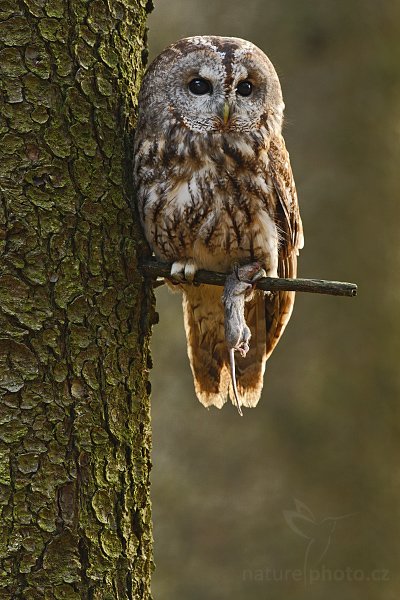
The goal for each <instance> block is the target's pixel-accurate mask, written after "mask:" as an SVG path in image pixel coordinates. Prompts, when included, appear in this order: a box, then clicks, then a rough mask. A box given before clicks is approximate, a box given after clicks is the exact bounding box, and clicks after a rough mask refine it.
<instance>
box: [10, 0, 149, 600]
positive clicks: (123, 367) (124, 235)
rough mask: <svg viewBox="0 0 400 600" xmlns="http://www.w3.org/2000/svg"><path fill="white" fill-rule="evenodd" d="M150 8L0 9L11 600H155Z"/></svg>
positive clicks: (95, 4) (101, 0)
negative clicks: (146, 261) (144, 230)
mask: <svg viewBox="0 0 400 600" xmlns="http://www.w3.org/2000/svg"><path fill="white" fill-rule="evenodd" d="M149 9H150V5H149V4H148V3H147V4H146V3H143V2H141V1H140V0H107V1H106V0H69V2H62V1H61V0H12V1H11V0H3V1H2V3H1V5H0V85H1V88H2V94H1V99H0V117H1V120H0V155H1V156H0V186H1V190H0V191H1V202H0V254H1V265H0V266H1V270H0V394H1V404H0V509H1V521H2V527H1V537H0V599H1V600H3V599H4V600H6V599H7V600H8V599H10V598H13V599H20V598H21V599H22V598H24V599H25V598H26V599H29V600H36V599H46V600H47V599H50V598H57V599H61V598H62V599H65V600H73V599H74V600H75V599H76V600H78V599H89V598H90V599H93V600H94V599H96V600H100V599H101V600H103V599H110V600H111V599H115V598H118V599H125V598H126V599H133V598H138V599H139V598H140V599H146V598H149V597H150V591H149V580H150V572H151V569H152V533H151V514H150V500H149V470H150V443H151V439H150V419H149V398H148V390H149V384H148V380H147V372H148V368H149V364H150V357H149V350H148V342H149V329H150V326H151V320H152V314H153V302H152V294H151V290H150V289H149V288H147V287H146V284H145V282H144V280H143V279H142V277H141V275H140V273H139V271H138V270H137V260H138V256H139V255H140V254H141V253H142V252H145V246H144V243H143V240H142V236H141V233H140V230H139V228H138V226H137V224H136V221H135V218H134V216H133V215H132V211H131V209H130V207H129V202H128V200H129V199H130V198H131V196H132V190H131V183H130V181H129V176H128V174H129V168H127V165H129V152H130V143H129V135H130V129H131V127H132V125H133V118H134V113H135V103H136V94H137V91H138V87H139V84H140V77H141V75H142V70H143V56H144V55H145V21H146V12H148V10H149Z"/></svg>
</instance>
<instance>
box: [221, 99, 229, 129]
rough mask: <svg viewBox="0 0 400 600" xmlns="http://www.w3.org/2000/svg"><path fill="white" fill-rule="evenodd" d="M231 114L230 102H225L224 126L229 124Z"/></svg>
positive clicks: (223, 112)
mask: <svg viewBox="0 0 400 600" xmlns="http://www.w3.org/2000/svg"><path fill="white" fill-rule="evenodd" d="M230 112H231V107H230V106H229V104H228V102H224V108H223V111H222V116H223V119H224V125H226V124H227V122H228V121H229V116H230Z"/></svg>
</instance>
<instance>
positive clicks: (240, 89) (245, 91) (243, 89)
mask: <svg viewBox="0 0 400 600" xmlns="http://www.w3.org/2000/svg"><path fill="white" fill-rule="evenodd" d="M252 91H253V84H252V83H251V81H246V80H244V81H241V82H240V83H238V86H237V88H236V92H237V93H238V94H239V96H250V94H251V92H252Z"/></svg>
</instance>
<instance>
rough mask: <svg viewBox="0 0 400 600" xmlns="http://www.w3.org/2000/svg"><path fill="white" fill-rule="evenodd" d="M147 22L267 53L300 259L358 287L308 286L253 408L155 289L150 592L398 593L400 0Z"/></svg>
mask: <svg viewBox="0 0 400 600" xmlns="http://www.w3.org/2000/svg"><path fill="white" fill-rule="evenodd" d="M149 27H150V32H149V45H150V58H154V56H155V55H156V54H157V53H158V52H160V51H161V50H162V49H163V48H164V47H165V46H167V45H168V44H169V43H171V42H173V41H175V40H177V39H178V38H181V37H185V36H188V35H194V34H219V35H233V36H238V37H242V38H246V39H249V40H251V41H253V42H254V43H255V44H257V45H258V46H260V47H261V48H262V49H263V50H264V51H265V52H266V53H267V54H268V56H269V57H270V58H271V60H272V61H273V63H274V64H275V66H276V68H277V71H278V74H279V75H280V78H281V82H282V87H283V92H284V98H285V102H286V129H285V138H286V141H287V145H288V148H289V151H290V154H291V161H292V166H293V170H294V174H295V179H296V183H297V188H298V194H299V200H300V204H301V211H302V216H303V223H304V228H305V235H306V245H305V248H304V250H303V252H302V254H301V257H300V275H301V276H304V277H321V278H326V279H337V280H344V281H355V282H357V283H358V284H359V296H358V297H357V298H355V299H349V298H334V297H328V296H318V295H300V294H299V295H298V296H297V300H296V306H295V311H294V314H293V317H292V319H291V322H290V324H289V326H288V328H287V330H286V332H285V335H284V337H283V339H282V341H281V342H280V344H279V346H278V348H277V349H276V351H275V352H274V354H273V356H272V358H271V359H270V361H269V362H268V364H267V370H266V375H265V383H264V393H263V397H262V399H261V401H260V404H259V405H258V407H257V408H256V409H254V410H246V411H245V416H244V417H243V418H240V417H239V416H238V414H237V411H236V409H235V408H234V407H233V406H231V405H227V406H225V407H224V408H223V409H222V410H221V411H218V410H217V409H215V410H210V411H207V410H206V409H204V408H203V407H202V406H201V405H200V403H199V402H198V401H197V399H196V397H195V395H194V390H193V384H192V377H191V372H190V368H189V363H188V359H187V355H186V344H185V338H184V330H183V321H182V312H181V306H180V297H179V295H175V294H171V293H170V292H168V291H167V290H166V289H163V288H161V289H160V290H158V291H157V307H158V311H159V313H160V324H159V325H157V327H156V328H155V329H154V335H153V342H152V348H153V358H154V369H153V371H152V375H151V378H152V383H153V394H152V413H153V425H154V449H153V462H154V468H153V473H152V497H153V509H154V535H155V558H156V565H157V567H156V571H155V575H154V584H153V592H154V596H155V598H157V599H161V598H162V599H172V598H173V599H174V600H184V599H185V600H186V599H188V598H190V599H191V600H204V599H207V600H228V599H229V600H241V599H243V598H246V599H247V600H256V599H257V600H259V599H263V600H264V599H266V598H268V599H272V600H275V599H279V600H281V599H282V598H291V599H294V600H302V599H303V598H318V599H320V598H324V600H329V599H332V600H333V599H334V600H337V598H339V597H340V598H345V599H346V600H353V599H359V598H360V597H362V598H365V599H373V600H377V599H379V600H383V599H384V600H389V599H393V600H394V599H396V600H397V599H398V598H399V597H400V575H399V574H400V569H399V567H400V544H399V533H400V493H399V488H400V470H399V463H400V460H399V458H400V457H399V451H400V436H399V416H400V415H399V391H400V368H399V362H400V331H399V329H400V327H399V325H400V316H399V310H400V304H399V300H400V285H399V266H400V244H399V221H400V161H399V158H400V153H399V148H400V143H399V141H400V3H399V2H398V1H396V0H391V1H389V0H380V1H378V0H352V1H349V0H318V1H317V0H307V1H304V0H303V1H302V2H301V1H299V0H247V1H246V2H243V1H242V2H240V1H238V0H230V1H228V0H216V1H215V2H212V3H211V2H209V3H207V2H201V1H200V0H169V1H167V0H159V1H158V2H156V6H155V10H154V12H153V14H152V15H151V17H150V19H149ZM285 511H292V513H290V512H285ZM343 515H347V516H345V517H344V518H341V519H337V517H342V516H343Z"/></svg>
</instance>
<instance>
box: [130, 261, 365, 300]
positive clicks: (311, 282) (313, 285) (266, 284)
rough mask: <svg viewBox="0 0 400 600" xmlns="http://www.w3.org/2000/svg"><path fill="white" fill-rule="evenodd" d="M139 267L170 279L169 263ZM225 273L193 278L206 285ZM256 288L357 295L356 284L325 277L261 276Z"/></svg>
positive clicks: (145, 263) (205, 273) (218, 282)
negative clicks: (287, 277)
mask: <svg viewBox="0 0 400 600" xmlns="http://www.w3.org/2000/svg"><path fill="white" fill-rule="evenodd" d="M140 266H141V269H142V270H143V272H144V273H145V275H147V276H148V277H151V278H153V279H156V278H157V277H165V278H166V279H171V265H170V264H169V263H165V262H159V261H157V260H154V259H148V260H143V261H142V262H141V264H140ZM225 279H226V273H214V272H213V271H204V270H199V271H197V273H196V276H195V278H194V282H195V283H207V284H208V285H221V286H223V285H224V284H225ZM256 288H258V289H260V290H264V291H266V292H269V291H270V292H276V291H282V292H283V291H286V292H309V293H312V294H330V295H331V296H357V285H356V284H355V283H346V282H344V281H327V280H325V279H283V278H281V277H277V278H275V277H263V278H262V279H259V280H258V281H257V283H256Z"/></svg>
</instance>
